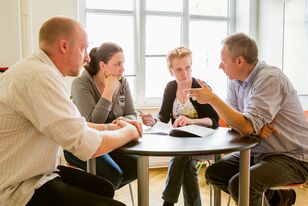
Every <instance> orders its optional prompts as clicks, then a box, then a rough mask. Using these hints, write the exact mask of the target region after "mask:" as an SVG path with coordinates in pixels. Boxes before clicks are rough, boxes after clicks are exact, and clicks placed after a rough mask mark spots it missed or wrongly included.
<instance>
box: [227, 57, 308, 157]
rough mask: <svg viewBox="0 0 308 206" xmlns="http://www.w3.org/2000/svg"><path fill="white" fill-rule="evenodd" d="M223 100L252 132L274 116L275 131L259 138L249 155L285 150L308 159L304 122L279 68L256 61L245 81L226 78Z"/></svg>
mask: <svg viewBox="0 0 308 206" xmlns="http://www.w3.org/2000/svg"><path fill="white" fill-rule="evenodd" d="M227 101H228V103H229V104H230V105H231V106H232V107H233V108H234V109H236V110H237V111H239V112H241V113H243V115H244V116H245V117H246V118H248V119H249V120H250V121H251V123H252V125H253V128H254V134H256V135H258V134H259V133H260V131H261V129H262V127H263V126H264V125H265V124H268V123H271V122H272V121H273V120H274V123H273V126H274V127H275V128H276V129H277V130H278V132H279V133H278V134H273V135H271V136H270V137H268V138H266V139H262V140H261V143H260V144H259V145H258V146H257V147H255V148H253V149H252V155H255V156H256V157H257V156H258V157H259V158H261V159H262V158H263V157H265V156H268V155H273V154H285V155H287V156H290V157H293V158H295V159H298V160H302V161H306V162H308V123H307V121H306V119H305V116H304V112H303V108H302V105H301V103H300V101H299V98H298V96H297V93H296V90H295V89H294V87H293V86H292V84H291V82H290V80H289V79H288V78H287V77H286V76H285V75H284V74H283V73H282V72H281V70H280V69H278V68H276V67H273V66H269V65H266V64H265V63H264V62H260V61H259V62H258V63H257V64H256V66H255V67H254V69H253V70H252V72H251V73H250V74H249V76H248V77H247V79H246V80H245V81H243V82H241V81H238V80H231V81H230V82H229V88H228V98H227Z"/></svg>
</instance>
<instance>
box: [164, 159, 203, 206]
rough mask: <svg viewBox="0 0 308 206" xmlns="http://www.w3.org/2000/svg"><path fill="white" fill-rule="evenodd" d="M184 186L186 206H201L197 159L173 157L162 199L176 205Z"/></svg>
mask: <svg viewBox="0 0 308 206" xmlns="http://www.w3.org/2000/svg"><path fill="white" fill-rule="evenodd" d="M181 186H183V196H184V205H185V206H200V205H201V198H200V190H199V183H198V174H197V169H196V159H195V158H194V157H173V158H172V159H171V161H170V164H169V169H168V177H167V180H166V185H165V189H164V192H163V194H162V198H163V199H164V200H166V201H168V202H171V203H176V202H177V201H178V198H179V194H180V191H181Z"/></svg>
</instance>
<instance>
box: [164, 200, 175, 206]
mask: <svg viewBox="0 0 308 206" xmlns="http://www.w3.org/2000/svg"><path fill="white" fill-rule="evenodd" d="M163 206H174V203H171V202H168V201H166V200H165V201H164V204H163Z"/></svg>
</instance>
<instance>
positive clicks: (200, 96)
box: [184, 79, 213, 104]
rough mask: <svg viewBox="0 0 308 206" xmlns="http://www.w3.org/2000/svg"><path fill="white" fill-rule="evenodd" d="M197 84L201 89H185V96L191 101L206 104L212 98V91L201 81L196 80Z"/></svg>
mask: <svg viewBox="0 0 308 206" xmlns="http://www.w3.org/2000/svg"><path fill="white" fill-rule="evenodd" d="M198 84H199V85H200V86H201V88H194V89H186V90H184V92H185V93H187V96H188V97H190V98H192V99H193V100H197V102H198V103H200V104H206V103H208V102H209V100H211V99H212V98H213V92H212V90H211V89H210V88H209V87H208V86H207V85H206V84H205V83H204V82H203V81H201V80H199V79H198Z"/></svg>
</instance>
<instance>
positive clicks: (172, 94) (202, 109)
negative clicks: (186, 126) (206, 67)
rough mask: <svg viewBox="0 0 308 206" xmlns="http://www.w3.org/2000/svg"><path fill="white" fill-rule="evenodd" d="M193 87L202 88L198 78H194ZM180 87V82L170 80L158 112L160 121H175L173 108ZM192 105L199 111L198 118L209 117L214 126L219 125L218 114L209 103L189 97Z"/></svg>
mask: <svg viewBox="0 0 308 206" xmlns="http://www.w3.org/2000/svg"><path fill="white" fill-rule="evenodd" d="M191 87H192V88H200V85H199V84H198V82H197V80H196V79H195V78H192V86H191ZM177 88H178V84H177V83H176V80H173V81H170V82H169V83H168V84H167V86H166V88H165V91H164V96H163V103H162V106H161V107H160V111H159V113H158V116H157V117H158V118H159V119H160V121H162V122H164V123H168V122H169V121H170V119H171V121H172V123H174V121H175V119H174V118H173V115H172V109H173V103H174V100H175V98H176V90H177ZM189 100H190V102H191V103H192V105H193V106H194V108H195V110H196V111H197V114H198V118H199V119H201V118H205V117H208V118H210V119H211V120H212V122H213V125H212V128H213V129H215V128H217V127H218V126H219V125H218V120H219V117H218V114H217V113H216V111H215V110H214V109H213V107H212V106H211V105H209V104H199V103H198V102H197V101H194V100H192V98H190V99H189Z"/></svg>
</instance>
